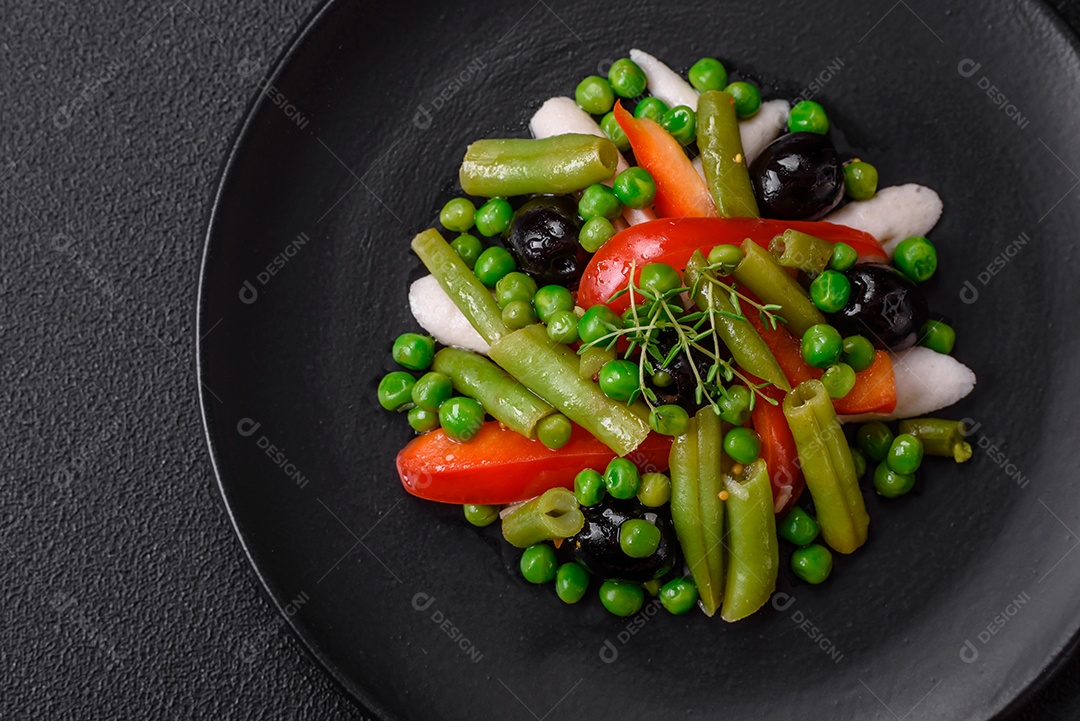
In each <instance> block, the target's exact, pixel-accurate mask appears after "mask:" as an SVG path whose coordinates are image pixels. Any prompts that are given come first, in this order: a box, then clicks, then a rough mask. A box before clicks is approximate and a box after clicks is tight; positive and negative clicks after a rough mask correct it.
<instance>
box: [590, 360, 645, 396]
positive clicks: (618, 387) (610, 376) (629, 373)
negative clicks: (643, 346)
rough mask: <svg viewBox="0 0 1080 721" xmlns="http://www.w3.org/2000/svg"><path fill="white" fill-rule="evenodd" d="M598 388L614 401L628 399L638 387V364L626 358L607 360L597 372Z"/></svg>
mask: <svg viewBox="0 0 1080 721" xmlns="http://www.w3.org/2000/svg"><path fill="white" fill-rule="evenodd" d="M597 380H599V382H600V390H602V391H603V392H604V395H606V396H607V397H608V398H611V399H612V400H616V401H623V402H626V401H629V400H630V397H631V396H633V395H634V394H635V393H636V392H637V391H638V388H639V384H638V364H637V363H632V362H631V361H628V360H613V361H608V362H607V363H605V364H604V365H603V367H602V368H601V369H600V373H599V374H597Z"/></svg>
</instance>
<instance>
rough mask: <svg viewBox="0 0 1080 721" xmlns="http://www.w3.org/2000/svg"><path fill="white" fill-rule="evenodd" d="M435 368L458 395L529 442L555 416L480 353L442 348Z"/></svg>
mask: <svg viewBox="0 0 1080 721" xmlns="http://www.w3.org/2000/svg"><path fill="white" fill-rule="evenodd" d="M434 368H435V370H436V371H438V372H439V373H445V374H446V375H448V376H450V380H452V381H453V382H454V388H455V389H456V390H457V392H458V393H460V394H462V395H465V396H469V397H470V398H474V399H476V400H478V401H480V405H482V406H483V407H484V410H485V411H487V412H488V413H489V414H491V415H492V416H493V417H494V418H495V420H497V421H499V422H500V423H502V424H503V425H505V426H506V427H508V428H510V429H511V430H514V431H517V432H518V433H520V434H521V435H523V436H525V437H527V438H533V437H535V435H536V425H537V424H538V423H539V422H540V421H541V420H543V419H544V418H547V417H548V416H550V415H551V414H553V413H554V412H555V409H554V408H552V407H551V405H550V404H548V403H546V402H544V401H542V400H541V399H539V398H537V397H536V394H534V393H533V392H532V391H530V390H529V389H528V388H526V387H525V386H523V385H521V384H520V383H518V382H517V381H516V380H515V379H514V378H513V377H512V376H511V375H510V374H508V373H507V372H506V371H504V370H503V369H502V368H500V367H499V366H497V365H495V364H494V363H492V362H491V361H489V360H488V359H487V358H485V357H484V356H482V355H480V354H479V353H473V352H472V351H467V350H461V349H460V348H443V349H442V350H440V351H439V352H438V353H436V354H435V365H434Z"/></svg>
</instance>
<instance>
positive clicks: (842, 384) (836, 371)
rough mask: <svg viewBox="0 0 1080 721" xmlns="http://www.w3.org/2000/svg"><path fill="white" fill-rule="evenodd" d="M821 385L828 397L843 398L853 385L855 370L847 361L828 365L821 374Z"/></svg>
mask: <svg viewBox="0 0 1080 721" xmlns="http://www.w3.org/2000/svg"><path fill="white" fill-rule="evenodd" d="M821 385H823V386H825V392H826V393H828V394H829V398H833V399H838V398H843V397H844V396H846V395H847V394H848V393H851V389H852V388H854V387H855V371H854V370H853V369H852V367H851V366H849V365H848V364H847V363H837V364H836V365H832V366H829V367H828V368H826V369H825V372H824V373H822V374H821Z"/></svg>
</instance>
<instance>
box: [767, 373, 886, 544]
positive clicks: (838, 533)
mask: <svg viewBox="0 0 1080 721" xmlns="http://www.w3.org/2000/svg"><path fill="white" fill-rule="evenodd" d="M784 416H785V417H786V418H787V422H788V426H789V427H790V428H791V435H792V436H793V437H794V438H795V447H796V449H797V450H798V453H799V463H800V465H801V466H802V472H803V476H804V477H805V478H806V488H807V490H809V491H810V496H811V497H812V498H813V499H814V508H815V510H816V511H817V519H818V524H819V525H820V526H821V535H822V537H824V539H825V542H826V543H828V544H829V545H830V546H832V548H833V549H834V550H836V551H838V552H840V553H852V552H854V551H855V549H857V548H858V547H859V546H861V545H863V544H864V543H866V533H867V527H868V526H869V525H870V516H868V515H867V513H866V504H865V502H864V501H863V496H862V491H860V490H859V479H858V477H857V476H856V475H855V461H854V460H853V459H852V457H851V448H850V447H849V446H848V443H847V439H846V438H845V437H844V432H843V430H841V428H840V422H839V421H838V420H837V419H836V411H835V410H834V409H833V404H832V400H831V399H830V398H829V394H828V393H827V392H826V391H825V386H823V385H822V384H821V381H816V380H810V381H804V382H802V383H800V384H799V385H797V386H796V387H795V389H794V390H792V391H791V392H790V393H788V394H787V396H786V397H785V398H784Z"/></svg>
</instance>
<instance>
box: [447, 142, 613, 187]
mask: <svg viewBox="0 0 1080 721" xmlns="http://www.w3.org/2000/svg"><path fill="white" fill-rule="evenodd" d="M618 162H619V151H618V149H617V148H616V147H615V144H614V143H612V142H611V141H610V140H608V139H607V138H598V137H596V136H593V135H576V134H567V135H555V136H552V137H550V138H543V139H540V140H533V139H529V138H510V139H504V140H478V141H476V142H475V143H473V144H472V145H470V146H469V147H468V148H467V149H466V150H465V158H464V160H462V161H461V170H460V172H459V179H460V180H461V187H462V189H463V190H464V191H465V192H466V193H468V194H469V195H479V196H481V197H484V198H495V197H501V198H506V197H509V196H511V195H533V194H553V195H563V194H565V193H572V192H574V191H577V190H582V189H583V188H587V187H589V186H590V185H592V184H593V183H600V182H603V181H605V180H608V179H609V178H611V177H612V176H613V175H615V166H616V164H617V163H618Z"/></svg>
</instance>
